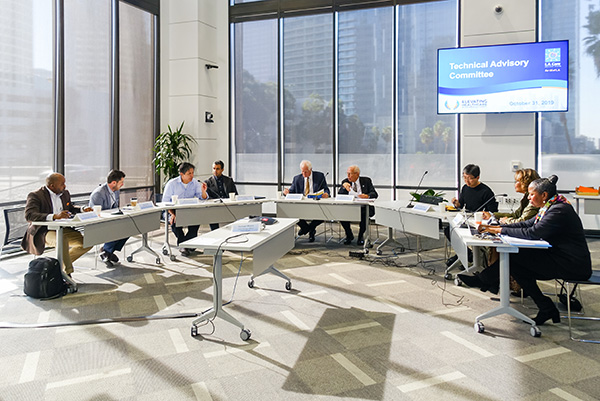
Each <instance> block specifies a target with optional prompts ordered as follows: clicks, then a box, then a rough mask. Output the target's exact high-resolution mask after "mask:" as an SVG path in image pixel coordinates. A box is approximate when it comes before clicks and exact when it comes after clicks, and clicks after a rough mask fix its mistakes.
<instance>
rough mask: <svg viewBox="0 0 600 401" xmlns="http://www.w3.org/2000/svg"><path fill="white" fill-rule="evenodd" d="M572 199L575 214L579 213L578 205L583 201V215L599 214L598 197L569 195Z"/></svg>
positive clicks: (599, 203) (599, 198) (599, 200)
mask: <svg viewBox="0 0 600 401" xmlns="http://www.w3.org/2000/svg"><path fill="white" fill-rule="evenodd" d="M571 195H572V196H573V199H575V210H576V211H577V214H580V213H581V210H580V203H581V201H583V213H584V214H600V196H598V195H577V194H576V193H571Z"/></svg>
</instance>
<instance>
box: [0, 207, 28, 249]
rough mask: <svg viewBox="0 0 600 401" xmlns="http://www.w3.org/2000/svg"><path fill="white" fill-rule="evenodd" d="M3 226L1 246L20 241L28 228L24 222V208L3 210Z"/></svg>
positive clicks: (25, 221)
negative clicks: (4, 231) (3, 232)
mask: <svg viewBox="0 0 600 401" xmlns="http://www.w3.org/2000/svg"><path fill="white" fill-rule="evenodd" d="M4 224H5V228H6V233H5V235H4V242H3V243H2V246H3V247H4V245H8V244H11V243H13V242H15V241H20V240H21V238H23V236H24V235H25V232H26V231H27V227H28V226H29V223H27V220H25V206H17V207H10V208H5V209H4Z"/></svg>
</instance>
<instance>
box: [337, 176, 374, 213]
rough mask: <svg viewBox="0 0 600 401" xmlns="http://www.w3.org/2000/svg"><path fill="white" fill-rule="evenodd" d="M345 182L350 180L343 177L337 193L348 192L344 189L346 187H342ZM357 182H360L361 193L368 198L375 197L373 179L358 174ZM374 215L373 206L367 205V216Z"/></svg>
mask: <svg viewBox="0 0 600 401" xmlns="http://www.w3.org/2000/svg"><path fill="white" fill-rule="evenodd" d="M345 182H350V180H348V179H347V178H344V180H343V181H342V186H341V187H340V189H339V190H338V194H340V195H347V194H348V191H347V190H346V188H344V183H345ZM358 183H359V184H360V191H361V192H362V193H363V194H365V195H369V198H370V199H377V197H378V196H379V194H378V193H377V191H376V190H375V187H374V186H373V181H371V179H370V178H369V177H363V176H359V177H358ZM350 185H352V183H350ZM374 215H375V208H374V207H373V206H369V216H371V217H373V216H374Z"/></svg>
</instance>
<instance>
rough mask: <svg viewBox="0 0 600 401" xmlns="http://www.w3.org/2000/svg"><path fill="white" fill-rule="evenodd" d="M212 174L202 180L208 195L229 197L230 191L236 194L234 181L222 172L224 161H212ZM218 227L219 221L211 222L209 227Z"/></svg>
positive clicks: (213, 228) (212, 228) (214, 228)
mask: <svg viewBox="0 0 600 401" xmlns="http://www.w3.org/2000/svg"><path fill="white" fill-rule="evenodd" d="M212 168H213V176H212V177H210V178H209V179H208V180H206V181H204V182H205V183H206V185H207V187H208V189H207V191H208V196H210V197H211V198H229V194H230V193H231V192H233V193H235V194H236V195H237V194H238V191H237V188H236V187H235V183H234V182H233V180H232V179H231V178H230V177H227V176H226V175H225V174H223V169H224V168H225V163H223V161H221V160H217V161H215V162H214V163H213V166H212ZM217 228H219V223H211V224H210V229H211V230H216V229H217Z"/></svg>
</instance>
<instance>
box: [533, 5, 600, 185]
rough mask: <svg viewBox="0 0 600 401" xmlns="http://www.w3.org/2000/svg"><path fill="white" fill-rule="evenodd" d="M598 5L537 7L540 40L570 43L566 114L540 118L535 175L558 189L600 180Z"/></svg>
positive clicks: (599, 10)
mask: <svg viewBox="0 0 600 401" xmlns="http://www.w3.org/2000/svg"><path fill="white" fill-rule="evenodd" d="M599 26H600V4H598V3H597V2H596V4H595V5H594V4H593V3H592V2H590V1H578V2H575V3H567V2H561V1H556V0H543V1H542V2H541V40H543V41H546V40H558V39H568V40H569V111H568V112H564V113H540V133H541V135H540V145H539V160H538V164H539V170H540V171H539V172H540V174H541V175H542V176H543V177H546V176H549V175H551V174H556V175H557V176H558V177H559V180H558V183H557V186H558V188H559V190H571V191H572V190H573V189H574V188H575V186H579V185H585V186H597V185H598V182H599V181H600V152H599V150H598V142H599V139H600V132H599V131H598V121H599V120H600V117H599V116H598V112H597V110H598V101H597V98H598V93H600V31H598V27H599Z"/></svg>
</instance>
